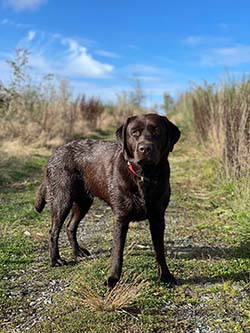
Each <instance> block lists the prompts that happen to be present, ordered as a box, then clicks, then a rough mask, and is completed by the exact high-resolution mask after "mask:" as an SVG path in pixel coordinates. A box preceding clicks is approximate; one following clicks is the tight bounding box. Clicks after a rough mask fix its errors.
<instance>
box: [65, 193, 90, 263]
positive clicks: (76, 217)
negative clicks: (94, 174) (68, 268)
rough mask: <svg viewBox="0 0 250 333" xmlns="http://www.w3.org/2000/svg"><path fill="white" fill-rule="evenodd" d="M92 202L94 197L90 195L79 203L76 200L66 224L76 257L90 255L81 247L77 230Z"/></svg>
mask: <svg viewBox="0 0 250 333" xmlns="http://www.w3.org/2000/svg"><path fill="white" fill-rule="evenodd" d="M92 203H93V199H91V198H89V197H84V198H83V199H82V201H81V202H79V203H76V202H75V203H74V204H73V207H72V210H71V217H70V220H69V222H68V223H67V226H66V228H67V235H68V239H69V242H70V244H71V246H72V249H73V254H74V256H75V258H76V259H78V258H79V257H86V256H89V255H90V253H89V251H88V250H87V249H84V248H81V247H80V245H79V244H78V241H77V237H76V232H77V228H78V225H79V223H80V221H81V220H82V219H83V218H84V216H85V215H86V214H87V212H88V210H89V208H90V207H91V205H92Z"/></svg>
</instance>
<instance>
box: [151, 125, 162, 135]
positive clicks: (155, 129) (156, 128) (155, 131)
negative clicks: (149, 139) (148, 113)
mask: <svg viewBox="0 0 250 333" xmlns="http://www.w3.org/2000/svg"><path fill="white" fill-rule="evenodd" d="M152 133H153V135H160V134H161V130H160V128H159V127H154V128H153V130H152Z"/></svg>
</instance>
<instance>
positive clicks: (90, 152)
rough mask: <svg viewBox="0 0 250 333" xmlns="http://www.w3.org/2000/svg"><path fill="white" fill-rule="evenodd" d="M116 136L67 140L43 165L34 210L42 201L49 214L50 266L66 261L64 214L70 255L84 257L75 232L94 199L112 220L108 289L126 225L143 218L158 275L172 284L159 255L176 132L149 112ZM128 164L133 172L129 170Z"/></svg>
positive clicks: (119, 266)
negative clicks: (103, 205) (61, 248)
mask: <svg viewBox="0 0 250 333" xmlns="http://www.w3.org/2000/svg"><path fill="white" fill-rule="evenodd" d="M116 135H117V141H104V140H92V139H83V140H75V141H72V142H70V143H67V144H65V145H63V146H61V147H59V148H58V149H56V151H55V153H54V154H53V156H52V157H51V158H50V160H49V162H48V166H47V169H46V172H45V176H44V180H43V183H42V184H41V186H40V188H39V190H38V193H37V198H36V204H35V207H36V209H37V211H38V212H41V211H42V210H43V208H44V206H45V204H46V203H47V204H48V205H49V208H50V210H51V216H52V225H51V229H50V233H49V249H50V257H51V263H52V266H60V265H63V264H65V263H66V262H65V261H64V260H63V259H62V258H61V257H60V254H59V248H58V237H59V233H60V230H61V227H62V225H63V222H64V221H65V219H66V217H67V216H68V214H69V213H71V217H70V219H69V221H68V222H67V235H68V238H69V241H70V243H71V246H72V248H73V252H74V255H75V256H76V257H81V256H86V255H89V252H88V250H86V249H83V248H81V247H80V246H79V244H78V242H77V239H76V231H77V227H78V224H79V222H80V221H81V220H82V219H83V218H84V216H85V214H86V213H87V212H88V210H89V208H90V206H91V205H92V202H93V198H94V197H98V198H100V199H102V200H104V201H105V202H106V203H107V204H108V205H109V206H110V207H111V208H112V210H113V213H114V216H115V222H114V230H113V247H112V267H111V271H110V274H109V277H108V279H107V285H108V286H110V287H113V286H114V285H115V284H116V282H117V281H118V280H119V278H120V275H121V271H122V260H123V249H124V245H125V240H126V234H127V231H128V226H129V222H130V221H141V220H144V219H148V220H149V224H150V231H151V235H152V241H153V245H154V249H155V253H156V260H157V264H158V274H159V277H160V279H161V280H162V281H165V282H170V283H175V278H174V277H173V275H172V274H171V273H170V272H169V270H168V267H167V265H166V261H165V255H164V228H165V222H164V214H165V210H166V208H167V205H168V202H169V197H170V185H169V176H170V169H169V163H168V154H169V152H170V151H172V149H173V146H174V144H175V143H176V142H177V141H178V139H179V137H180V132H179V130H178V128H177V127H176V126H175V125H174V124H172V123H171V122H170V121H169V120H167V118H166V117H162V116H158V115H156V114H148V115H143V116H134V117H131V118H128V119H127V121H126V123H125V124H124V125H122V126H121V127H120V128H119V129H118V130H117V132H116ZM128 161H129V162H130V163H131V165H132V168H133V171H134V173H135V174H134V173H133V172H131V170H129V168H128V165H127V162H128ZM142 177H143V178H142Z"/></svg>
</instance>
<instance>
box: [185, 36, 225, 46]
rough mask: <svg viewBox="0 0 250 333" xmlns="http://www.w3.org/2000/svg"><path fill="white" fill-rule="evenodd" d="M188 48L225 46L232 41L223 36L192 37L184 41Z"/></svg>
mask: <svg viewBox="0 0 250 333" xmlns="http://www.w3.org/2000/svg"><path fill="white" fill-rule="evenodd" d="M182 42H183V43H184V44H185V45H187V46H193V47H195V46H207V45H210V46H211V45H212V46H213V45H223V44H224V45H225V44H228V43H229V42H231V39H230V38H228V37H222V36H209V35H207V36H205V35H204V36H202V35H193V36H192V35H191V36H187V37H186V38H184V39H183V41H182Z"/></svg>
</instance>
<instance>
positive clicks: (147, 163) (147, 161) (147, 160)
mask: <svg viewBox="0 0 250 333" xmlns="http://www.w3.org/2000/svg"><path fill="white" fill-rule="evenodd" d="M137 164H139V165H140V166H150V165H155V164H156V163H155V160H154V159H150V158H142V159H140V160H138V161H137Z"/></svg>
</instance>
